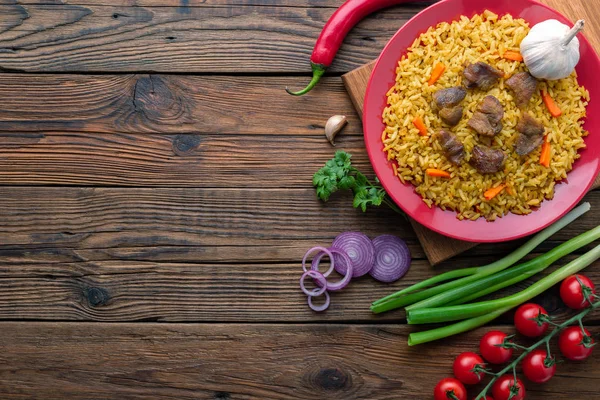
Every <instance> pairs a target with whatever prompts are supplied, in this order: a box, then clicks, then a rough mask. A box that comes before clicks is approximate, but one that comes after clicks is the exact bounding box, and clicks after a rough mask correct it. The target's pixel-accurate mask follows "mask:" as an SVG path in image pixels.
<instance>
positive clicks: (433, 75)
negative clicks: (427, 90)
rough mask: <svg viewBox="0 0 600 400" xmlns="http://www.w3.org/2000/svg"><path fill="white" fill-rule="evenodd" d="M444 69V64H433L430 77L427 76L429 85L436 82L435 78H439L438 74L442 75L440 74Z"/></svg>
mask: <svg viewBox="0 0 600 400" xmlns="http://www.w3.org/2000/svg"><path fill="white" fill-rule="evenodd" d="M445 70H446V66H445V65H444V64H442V63H437V64H436V65H435V67H433V71H431V77H430V78H429V81H428V82H427V83H428V84H429V86H431V85H433V84H434V83H436V82H437V80H438V79H440V76H442V74H443V73H444V71H445Z"/></svg>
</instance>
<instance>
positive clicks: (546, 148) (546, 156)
mask: <svg viewBox="0 0 600 400" xmlns="http://www.w3.org/2000/svg"><path fill="white" fill-rule="evenodd" d="M550 150H552V148H551V145H550V142H549V141H548V135H546V137H545V138H544V143H543V144H542V153H541V154H540V164H542V165H543V166H544V167H546V168H548V167H550Z"/></svg>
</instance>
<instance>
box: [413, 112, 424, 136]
mask: <svg viewBox="0 0 600 400" xmlns="http://www.w3.org/2000/svg"><path fill="white" fill-rule="evenodd" d="M412 123H413V125H414V126H415V127H416V128H417V129H418V130H419V134H420V135H421V136H427V127H426V126H425V123H424V122H423V120H422V119H421V117H419V116H416V117H415V118H414V119H413V121H412Z"/></svg>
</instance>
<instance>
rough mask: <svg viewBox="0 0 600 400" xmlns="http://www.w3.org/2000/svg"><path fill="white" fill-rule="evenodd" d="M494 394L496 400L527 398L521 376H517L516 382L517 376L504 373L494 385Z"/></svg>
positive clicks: (521, 399) (520, 399)
mask: <svg viewBox="0 0 600 400" xmlns="http://www.w3.org/2000/svg"><path fill="white" fill-rule="evenodd" d="M513 392H514V394H513ZM492 394H493V395H494V399H495V400H508V399H509V398H510V400H523V399H524V398H525V385H523V382H521V380H520V379H519V378H517V383H516V384H515V378H514V377H513V376H512V375H502V376H501V377H500V378H498V380H497V381H496V382H494V384H493V385H492ZM511 394H512V397H511Z"/></svg>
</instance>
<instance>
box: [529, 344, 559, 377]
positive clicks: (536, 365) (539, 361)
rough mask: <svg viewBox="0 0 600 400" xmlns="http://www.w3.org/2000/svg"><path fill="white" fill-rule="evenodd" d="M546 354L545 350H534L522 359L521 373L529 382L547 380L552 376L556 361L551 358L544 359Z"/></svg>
mask: <svg viewBox="0 0 600 400" xmlns="http://www.w3.org/2000/svg"><path fill="white" fill-rule="evenodd" d="M547 356H548V354H547V353H546V351H545V350H534V351H532V352H531V353H529V354H527V355H526V356H525V358H524V359H523V365H522V366H523V374H524V375H525V377H526V378H527V379H529V380H530V381H531V382H535V383H544V382H548V381H549V380H550V378H552V377H553V376H554V373H555V372H556V363H555V362H554V360H553V359H548V361H546V357H547ZM548 364H549V365H550V366H547V365H548Z"/></svg>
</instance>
